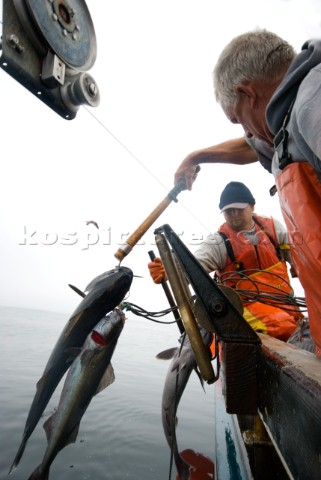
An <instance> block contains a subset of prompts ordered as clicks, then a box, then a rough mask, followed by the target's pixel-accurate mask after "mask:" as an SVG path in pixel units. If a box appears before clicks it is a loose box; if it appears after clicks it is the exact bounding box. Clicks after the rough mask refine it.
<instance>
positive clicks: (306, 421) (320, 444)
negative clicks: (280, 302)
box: [258, 335, 321, 480]
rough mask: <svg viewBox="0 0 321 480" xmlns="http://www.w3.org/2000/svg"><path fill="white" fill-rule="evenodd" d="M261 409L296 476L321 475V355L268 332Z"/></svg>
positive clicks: (262, 365)
mask: <svg viewBox="0 0 321 480" xmlns="http://www.w3.org/2000/svg"><path fill="white" fill-rule="evenodd" d="M260 338H261V340H262V348H261V354H260V358H259V363H258V371H259V375H258V379H259V382H258V387H259V412H260V415H261V418H262V419H263V421H264V423H265V426H266V427H267V430H268V432H269V434H270V436H271V439H272V440H273V442H274V444H275V446H276V448H277V450H278V451H279V452H280V454H281V456H282V458H283V460H284V462H285V464H286V466H287V468H288V470H289V471H290V472H291V475H292V476H293V478H294V479H300V480H305V479H306V480H320V478H321V359H318V358H317V357H316V356H315V355H314V354H312V353H309V352H306V351H304V350H301V349H298V348H296V347H294V346H292V345H289V344H286V343H284V342H281V341H279V340H277V339H275V338H272V337H268V336H266V335H260Z"/></svg>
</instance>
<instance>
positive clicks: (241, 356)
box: [221, 342, 261, 415]
mask: <svg viewBox="0 0 321 480" xmlns="http://www.w3.org/2000/svg"><path fill="white" fill-rule="evenodd" d="M221 344H222V363H221V373H222V381H223V393H224V397H225V404H226V411H227V413H237V414H240V415H250V414H255V413H256V412H257V406H258V392H257V385H258V378H257V373H258V371H257V363H258V356H259V354H260V352H261V346H260V345H251V344H249V343H228V342H221Z"/></svg>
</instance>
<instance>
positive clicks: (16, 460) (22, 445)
mask: <svg viewBox="0 0 321 480" xmlns="http://www.w3.org/2000/svg"><path fill="white" fill-rule="evenodd" d="M28 438H29V437H27V436H26V435H25V434H24V435H23V437H22V440H21V443H20V447H19V449H18V452H17V454H16V456H15V458H14V461H13V462H12V465H11V467H10V470H9V473H8V475H9V474H10V473H11V471H12V469H13V468H17V466H18V464H19V462H20V460H21V457H22V455H23V452H24V451H25V448H26V444H27V441H28Z"/></svg>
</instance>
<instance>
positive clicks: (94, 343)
mask: <svg viewBox="0 0 321 480" xmlns="http://www.w3.org/2000/svg"><path fill="white" fill-rule="evenodd" d="M124 321H125V315H124V314H123V313H122V312H121V311H120V310H119V309H115V310H114V311H113V312H111V313H110V314H109V315H108V316H107V317H104V318H103V319H102V320H101V321H100V322H99V323H98V324H97V325H96V327H95V328H94V330H92V332H91V333H90V334H89V335H88V337H87V339H86V341H85V343H84V346H83V348H82V349H81V351H80V353H79V355H78V356H77V357H76V359H75V360H74V361H73V363H72V365H71V367H70V369H69V371H68V374H67V376H66V380H65V383H64V387H63V390H62V393H61V397H60V401H59V405H58V408H57V411H56V412H55V413H54V414H53V415H52V416H51V417H49V418H48V420H47V421H46V422H45V423H44V426H43V427H44V429H45V431H46V435H47V440H48V447H47V450H46V452H45V454H44V457H43V460H42V462H41V464H40V465H39V466H38V467H37V468H36V469H35V470H34V472H33V473H32V474H31V476H30V477H29V480H47V479H48V478H49V469H50V466H51V464H52V462H53V461H54V459H55V457H56V456H57V454H58V453H59V451H60V450H62V449H63V448H64V447H65V446H66V445H69V444H70V443H74V442H75V441H76V438H77V435H78V430H79V425H80V421H81V419H82V416H83V415H84V413H85V411H86V409H87V407H88V405H89V404H90V402H91V399H92V398H93V396H94V395H96V394H97V393H99V392H100V391H102V390H103V389H104V388H106V387H107V386H108V385H110V384H111V383H112V382H113V381H114V378H115V377H114V372H113V368H112V366H111V363H110V361H111V358H112V355H113V353H114V350H115V347H116V344H117V341H118V338H119V335H120V334H121V332H122V329H123V325H124Z"/></svg>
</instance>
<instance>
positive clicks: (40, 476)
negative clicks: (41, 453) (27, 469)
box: [28, 465, 49, 480]
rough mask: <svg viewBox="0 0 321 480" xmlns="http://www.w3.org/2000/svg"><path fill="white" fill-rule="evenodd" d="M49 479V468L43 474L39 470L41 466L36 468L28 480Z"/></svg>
mask: <svg viewBox="0 0 321 480" xmlns="http://www.w3.org/2000/svg"><path fill="white" fill-rule="evenodd" d="M48 479H49V468H47V469H46V470H45V471H44V472H43V471H42V469H41V465H39V467H37V468H36V469H35V470H34V471H33V472H32V474H31V475H30V477H29V478H28V480H48Z"/></svg>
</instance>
